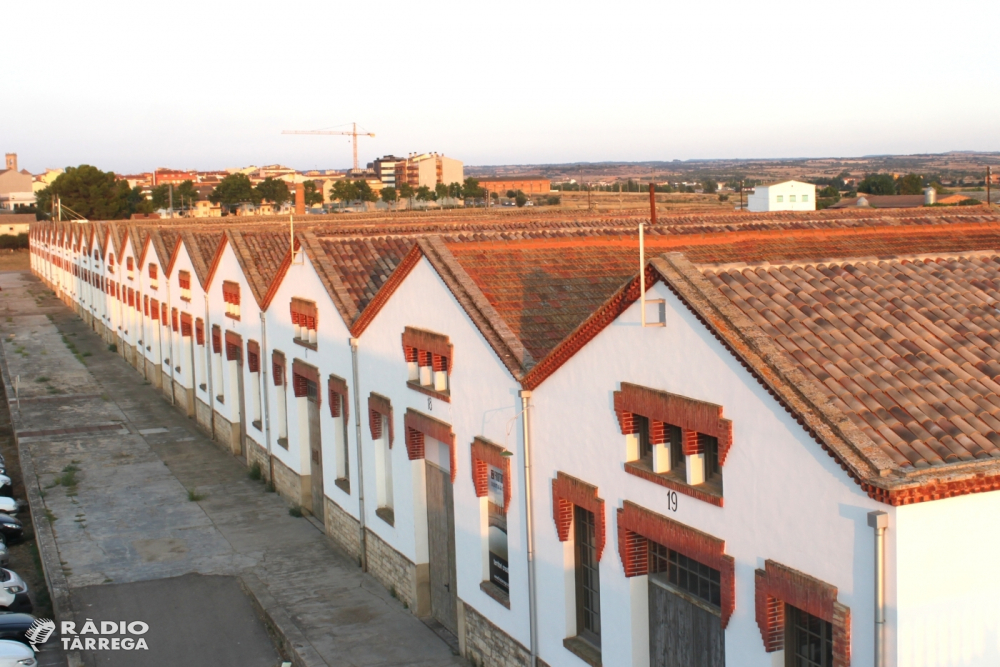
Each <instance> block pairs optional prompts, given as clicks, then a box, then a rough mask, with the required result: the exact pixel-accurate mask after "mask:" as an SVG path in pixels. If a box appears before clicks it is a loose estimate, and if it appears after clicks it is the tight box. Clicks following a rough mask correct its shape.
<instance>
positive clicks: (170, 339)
mask: <svg viewBox="0 0 1000 667" xmlns="http://www.w3.org/2000/svg"><path fill="white" fill-rule="evenodd" d="M164 278H166V276H164ZM163 282H164V283H165V284H166V286H167V305H168V307H169V308H170V310H168V311H167V314H168V315H169V316H170V321H169V322H168V323H167V347H169V348H170V363H169V364H168V366H169V367H170V405H177V397H176V396H175V395H174V384H175V382H176V380H175V379H174V362H175V361H177V357H176V356H174V308H173V306H172V305H170V304H172V303H173V301H171V300H170V281H169V280H164V281H163ZM180 318H181V313H180V311H177V324H178V326H180Z"/></svg>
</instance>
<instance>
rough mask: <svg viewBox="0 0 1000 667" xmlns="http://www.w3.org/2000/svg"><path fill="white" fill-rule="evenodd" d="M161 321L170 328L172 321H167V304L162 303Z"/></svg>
mask: <svg viewBox="0 0 1000 667" xmlns="http://www.w3.org/2000/svg"><path fill="white" fill-rule="evenodd" d="M160 321H161V322H163V326H165V327H169V326H170V320H168V319H167V304H166V303H165V302H161V303H160Z"/></svg>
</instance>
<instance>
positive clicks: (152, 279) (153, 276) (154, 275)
mask: <svg viewBox="0 0 1000 667" xmlns="http://www.w3.org/2000/svg"><path fill="white" fill-rule="evenodd" d="M158 275H159V271H157V269H156V264H150V265H149V288H150V289H156V286H157V280H158Z"/></svg>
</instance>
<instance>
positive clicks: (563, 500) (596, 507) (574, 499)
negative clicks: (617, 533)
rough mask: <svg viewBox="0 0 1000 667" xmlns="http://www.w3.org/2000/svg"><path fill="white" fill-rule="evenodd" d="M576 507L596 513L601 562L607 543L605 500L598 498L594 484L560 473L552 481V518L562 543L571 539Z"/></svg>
mask: <svg viewBox="0 0 1000 667" xmlns="http://www.w3.org/2000/svg"><path fill="white" fill-rule="evenodd" d="M574 505H575V506H577V507H582V508H583V509H585V510H587V511H588V512H593V513H594V526H595V528H596V530H595V531H594V532H595V533H596V535H595V538H596V547H597V560H601V555H602V554H603V553H604V544H605V542H606V541H607V530H606V529H605V519H604V499H603V498H600V497H598V495H597V487H596V486H594V485H593V484H587V483H586V482H584V481H582V480H579V479H577V478H576V477H573V476H572V475H567V474H566V473H564V472H559V473H557V474H556V478H555V479H554V480H552V518H553V519H555V522H556V532H557V533H558V534H559V541H560V542H565V541H567V540H568V539H569V536H570V532H571V528H572V527H573V506H574Z"/></svg>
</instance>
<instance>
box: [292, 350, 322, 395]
mask: <svg viewBox="0 0 1000 667" xmlns="http://www.w3.org/2000/svg"><path fill="white" fill-rule="evenodd" d="M309 382H312V383H314V384H315V385H316V404H317V405H322V404H323V392H321V391H320V390H319V370H318V369H317V368H316V367H315V366H310V365H309V364H307V363H304V362H302V361H299V360H298V359H295V360H293V361H292V391H293V393H294V394H295V397H296V398H306V397H307V396H308V395H309V392H308V383H309Z"/></svg>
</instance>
